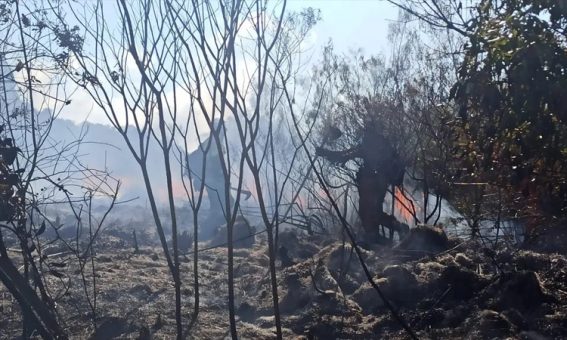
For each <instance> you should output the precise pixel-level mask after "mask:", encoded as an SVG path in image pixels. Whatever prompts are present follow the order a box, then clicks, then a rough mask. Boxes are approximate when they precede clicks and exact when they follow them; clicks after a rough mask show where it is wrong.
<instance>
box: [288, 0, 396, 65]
mask: <svg viewBox="0 0 567 340" xmlns="http://www.w3.org/2000/svg"><path fill="white" fill-rule="evenodd" d="M305 7H313V8H319V9H320V10H321V18H322V21H321V22H319V24H318V25H317V26H316V27H315V28H314V31H313V34H314V39H315V41H316V43H317V46H319V47H320V46H322V45H323V44H325V43H326V42H327V41H328V40H329V39H330V38H332V40H333V43H334V46H335V48H336V51H338V52H347V51H348V50H349V49H357V48H362V49H363V50H364V51H365V53H366V54H376V53H379V52H383V51H384V47H385V44H386V37H387V35H388V25H389V23H390V22H391V21H392V20H395V19H396V18H397V16H398V9H397V8H395V7H394V6H393V5H391V4H389V3H387V2H386V1H383V0H291V1H289V8H290V9H291V10H298V9H301V8H305Z"/></svg>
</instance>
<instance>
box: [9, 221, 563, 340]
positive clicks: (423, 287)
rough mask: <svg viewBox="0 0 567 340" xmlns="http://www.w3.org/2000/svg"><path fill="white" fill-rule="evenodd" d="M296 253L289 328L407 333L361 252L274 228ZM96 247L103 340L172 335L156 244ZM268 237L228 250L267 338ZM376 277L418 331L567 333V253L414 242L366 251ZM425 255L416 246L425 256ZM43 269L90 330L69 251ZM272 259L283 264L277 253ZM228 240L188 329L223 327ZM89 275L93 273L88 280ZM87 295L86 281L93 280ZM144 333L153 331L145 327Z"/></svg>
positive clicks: (356, 334) (73, 322)
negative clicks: (426, 247) (420, 248)
mask: <svg viewBox="0 0 567 340" xmlns="http://www.w3.org/2000/svg"><path fill="white" fill-rule="evenodd" d="M280 240H281V243H282V244H283V245H285V247H286V248H287V250H288V255H289V258H290V259H291V261H292V263H287V265H290V266H288V267H286V268H282V267H281V266H280V268H279V270H278V286H279V295H280V296H279V297H280V308H281V313H282V323H283V327H284V338H286V339H381V338H387V339H406V338H408V337H407V335H406V333H404V331H403V330H402V329H401V327H400V326H399V324H398V323H397V322H395V320H394V319H393V318H392V316H391V314H390V313H389V311H388V309H387V308H386V307H385V305H384V302H383V301H382V300H381V299H380V298H379V297H378V295H377V293H376V291H375V290H374V289H373V288H372V287H371V286H370V284H369V283H368V282H367V280H366V278H365V276H364V274H363V271H362V268H361V266H360V264H359V262H358V259H357V257H356V255H355V254H354V253H353V251H352V248H351V247H350V246H349V245H348V244H343V243H342V242H340V241H339V242H337V241H332V240H328V239H327V240H324V239H321V238H313V237H309V236H296V235H294V234H292V233H289V232H285V233H284V234H283V235H282V236H281V237H280ZM101 242H102V243H104V244H106V246H105V247H103V250H101V251H99V253H98V254H97V255H96V257H95V264H96V273H95V277H96V287H97V288H96V289H97V313H98V317H99V321H98V324H97V326H98V337H97V338H99V339H111V338H116V339H136V338H140V337H141V338H145V339H147V338H154V339H169V338H173V335H174V334H175V322H174V313H173V310H174V304H173V301H174V299H173V286H172V284H171V283H170V282H171V280H170V275H169V272H168V269H167V265H166V263H165V261H164V259H163V256H162V255H161V252H160V249H159V247H155V246H145V247H141V249H140V252H139V253H137V254H134V253H133V249H132V248H131V247H130V246H125V244H126V245H127V243H125V242H124V241H123V240H119V239H117V238H116V236H110V235H105V236H104V235H103V239H102V240H101ZM266 252H267V247H266V244H265V240H263V239H262V238H261V237H258V236H257V242H256V244H255V245H254V246H253V247H252V248H249V249H237V250H235V275H236V287H235V290H236V306H237V313H238V330H239V336H240V338H242V339H272V338H275V336H274V330H275V327H274V322H273V321H274V319H273V316H272V305H271V294H270V289H269V275H268V257H267V255H266ZM363 254H364V258H365V261H366V263H367V264H368V266H369V268H370V271H371V272H372V273H373V275H374V279H375V281H376V282H377V284H378V286H379V287H380V288H381V289H382V291H383V292H384V293H385V294H386V296H387V297H388V298H389V299H390V300H391V302H392V303H393V304H394V305H395V307H396V309H397V310H398V311H399V313H400V314H401V315H402V317H403V318H404V319H405V320H406V321H407V322H408V323H409V324H410V325H411V327H412V329H414V330H415V332H416V333H417V335H418V337H419V338H423V339H492V338H497V339H503V338H510V339H534V340H535V339H548V338H549V339H561V338H567V259H566V257H565V256H564V255H561V254H558V253H552V254H545V253H540V252H534V251H530V250H521V249H515V248H506V247H500V248H499V249H496V250H489V249H486V248H484V247H483V244H482V243H480V242H472V241H469V242H462V243H459V242H457V241H454V240H453V241H452V243H451V246H450V249H448V250H446V251H444V252H442V253H438V254H428V255H425V256H424V257H422V258H417V256H416V253H415V252H412V251H403V250H392V249H388V248H385V247H384V248H382V247H374V248H372V249H365V250H363ZM421 255H423V254H421ZM57 261H58V262H68V263H69V265H68V266H67V268H64V269H62V270H61V271H62V272H63V274H64V277H62V278H57V277H54V276H52V275H49V282H50V289H51V292H52V293H53V294H54V295H60V296H61V297H60V298H59V299H58V305H57V306H58V307H57V310H58V313H59V314H60V317H61V319H62V320H63V322H64V325H65V327H66V329H67V330H68V332H69V334H70V335H71V338H73V339H89V338H95V337H93V334H94V326H93V325H92V324H91V323H90V321H89V316H90V310H89V308H88V304H87V302H86V300H85V299H84V292H83V286H82V283H81V282H82V281H81V279H80V275H79V271H78V268H77V267H76V266H75V265H73V261H72V259H71V258H67V257H66V255H62V256H59V257H58V258H57ZM191 262H192V257H191V255H189V256H187V257H186V258H185V259H184V260H183V264H182V268H183V273H184V282H185V284H184V288H183V295H184V298H183V304H184V313H185V317H184V321H185V323H186V324H187V323H188V321H189V315H190V314H191V311H192V308H193V297H192V296H193V285H192V282H193V279H192V274H191V273H192V268H191V267H192V266H191ZM278 265H281V264H280V263H278ZM226 269H227V263H226V249H224V248H214V249H210V250H206V251H203V252H202V253H201V254H200V266H199V270H200V281H201V284H202V285H201V308H200V314H199V319H198V322H197V323H196V325H195V326H194V327H193V329H192V331H191V333H190V334H191V335H190V338H195V339H222V338H225V337H227V336H228V335H229V334H228V312H227V309H226V305H227V284H226ZM89 282H90V281H89ZM88 291H89V293H90V294H91V295H92V288H91V287H89V290H88ZM19 333H20V320H19V311H18V307H17V305H16V304H15V303H14V301H13V299H12V298H11V297H10V296H9V294H8V293H7V292H6V291H5V288H4V287H3V286H2V287H0V338H1V339H13V338H16V337H17V336H18V334H19ZM148 334H149V336H148Z"/></svg>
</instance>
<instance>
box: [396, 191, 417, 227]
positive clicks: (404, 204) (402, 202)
mask: <svg viewBox="0 0 567 340" xmlns="http://www.w3.org/2000/svg"><path fill="white" fill-rule="evenodd" d="M394 196H395V200H394V214H395V215H397V216H398V217H399V218H400V219H401V220H402V222H405V223H406V224H410V223H412V222H413V214H412V212H411V209H412V201H411V200H410V199H408V198H406V196H404V194H402V190H401V189H400V188H399V187H396V188H395V189H394Z"/></svg>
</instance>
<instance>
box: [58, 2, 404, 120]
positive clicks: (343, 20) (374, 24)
mask: <svg viewBox="0 0 567 340" xmlns="http://www.w3.org/2000/svg"><path fill="white" fill-rule="evenodd" d="M87 3H88V2H87ZM92 4H94V2H92ZM104 4H105V5H106V6H107V7H106V8H107V9H110V13H112V11H113V10H114V8H115V5H116V3H115V0H107V1H104ZM306 7H313V8H317V9H320V10H321V21H320V22H319V23H317V25H316V26H315V27H314V28H313V30H312V32H311V35H310V36H309V38H308V40H309V43H307V46H308V48H309V50H308V51H305V52H306V54H308V55H309V56H308V60H309V61H310V62H317V61H318V60H320V58H321V52H322V48H323V46H325V45H326V44H327V42H328V41H329V39H332V41H333V45H334V49H335V52H337V53H348V52H349V50H356V49H359V48H361V49H362V50H363V53H364V54H365V55H373V54H378V53H386V52H387V49H388V47H387V35H388V26H389V24H390V23H391V22H392V21H393V20H396V19H397V17H398V9H397V8H395V7H394V6H393V5H391V4H389V3H388V2H386V1H384V0H288V11H300V10H301V9H303V8H306ZM106 19H109V18H108V17H107V18H106ZM307 64H309V62H308V63H307ZM85 108H90V109H87V110H85ZM78 113H80V114H78ZM87 116H88V120H89V121H91V122H96V123H103V124H108V121H107V118H106V117H105V116H104V114H103V113H102V110H101V109H100V108H98V107H96V106H95V105H94V103H93V102H92V100H91V99H90V98H89V97H88V95H86V94H83V93H78V94H77V95H75V96H74V99H73V101H72V104H71V105H70V106H69V107H68V108H67V110H65V111H64V112H62V115H61V117H63V118H68V119H71V120H73V121H75V122H78V123H80V122H82V121H84V119H85V118H86V117H87Z"/></svg>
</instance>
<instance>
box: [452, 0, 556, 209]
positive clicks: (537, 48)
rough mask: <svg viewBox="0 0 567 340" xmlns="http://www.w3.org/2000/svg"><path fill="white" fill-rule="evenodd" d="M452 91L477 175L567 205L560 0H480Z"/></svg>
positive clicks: (543, 203) (542, 202) (548, 205)
mask: <svg viewBox="0 0 567 340" xmlns="http://www.w3.org/2000/svg"><path fill="white" fill-rule="evenodd" d="M477 10H478V12H477V15H476V16H475V17H473V19H472V20H471V26H470V29H469V32H470V34H469V37H468V38H469V39H468V40H469V41H468V43H467V44H466V45H465V55H464V60H463V62H462V65H461V68H460V70H459V81H458V82H457V84H456V85H455V86H454V87H453V90H452V96H453V98H454V99H455V101H456V103H457V104H458V117H459V118H460V121H459V123H460V124H459V126H458V130H459V132H460V133H461V135H460V136H461V138H460V140H459V142H460V147H461V151H463V153H464V159H466V160H467V161H468V163H469V164H470V165H471V168H470V170H472V172H475V173H476V175H477V176H481V177H482V178H483V179H484V180H487V181H490V182H492V183H494V184H496V185H499V186H501V187H502V186H509V187H510V188H512V189H514V190H518V191H519V192H521V193H522V194H523V195H524V196H526V197H533V198H537V203H538V204H537V205H538V208H540V209H542V211H544V212H547V213H549V214H552V215H560V214H565V213H567V126H566V123H567V39H566V36H567V1H556V0H539V1H533V0H532V1H528V0H508V1H491V0H483V1H482V2H481V3H480V4H479V5H478V7H477Z"/></svg>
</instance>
